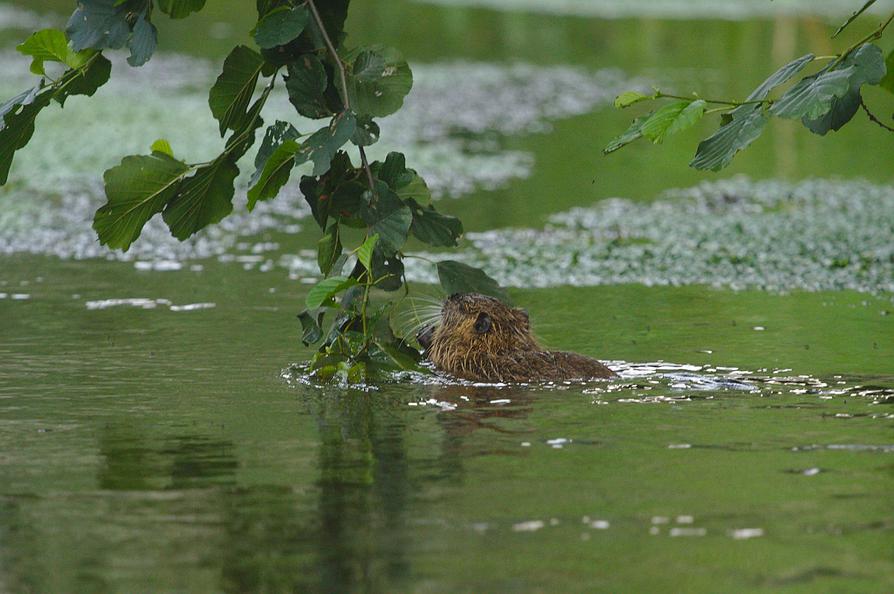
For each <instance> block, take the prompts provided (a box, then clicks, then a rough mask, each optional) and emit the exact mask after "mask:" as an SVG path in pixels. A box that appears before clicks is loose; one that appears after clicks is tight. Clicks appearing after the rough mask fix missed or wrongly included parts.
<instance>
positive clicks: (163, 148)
mask: <svg viewBox="0 0 894 594" xmlns="http://www.w3.org/2000/svg"><path fill="white" fill-rule="evenodd" d="M150 149H151V150H152V152H153V153H162V154H164V155H167V156H169V157H171V158H173V157H174V149H172V148H171V143H170V142H168V141H167V140H165V139H164V138H159V139H158V140H156V141H155V142H153V143H152V146H151V147H150Z"/></svg>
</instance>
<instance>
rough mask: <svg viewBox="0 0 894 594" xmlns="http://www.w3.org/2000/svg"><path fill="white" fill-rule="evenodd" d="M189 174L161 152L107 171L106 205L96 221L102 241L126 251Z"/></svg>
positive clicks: (132, 158) (186, 169)
mask: <svg viewBox="0 0 894 594" xmlns="http://www.w3.org/2000/svg"><path fill="white" fill-rule="evenodd" d="M188 171H189V167H188V166H187V165H186V164H185V163H183V162H181V161H178V160H176V159H173V158H171V157H169V156H168V155H166V154H164V153H161V152H155V153H153V154H152V155H149V156H143V155H139V156H130V157H124V159H123V160H122V161H121V164H120V165H118V166H116V167H113V168H111V169H109V170H108V171H106V172H105V175H104V176H103V178H104V180H105V188H106V199H107V202H106V204H105V205H103V206H102V207H100V208H99V210H97V211H96V215H95V216H94V218H93V228H94V229H95V230H96V232H97V234H98V235H99V242H100V243H101V244H104V245H108V246H109V247H111V248H120V249H122V250H124V251H127V250H128V249H129V248H130V245H131V244H132V243H133V242H134V241H136V239H137V238H138V237H139V236H140V233H141V232H142V230H143V226H144V225H145V224H146V222H147V221H148V220H149V219H151V218H152V217H153V216H155V214H157V213H159V212H161V210H162V209H163V208H164V207H165V205H166V204H167V203H168V201H169V200H170V199H171V198H173V197H174V196H175V195H176V193H177V190H178V188H179V187H180V183H181V181H182V179H183V177H184V175H185V174H186V173H187V172H188Z"/></svg>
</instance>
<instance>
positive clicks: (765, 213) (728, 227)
mask: <svg viewBox="0 0 894 594" xmlns="http://www.w3.org/2000/svg"><path fill="white" fill-rule="evenodd" d="M892 237H894V188H891V187H889V186H881V185H875V184H871V183H869V182H865V181H839V180H828V179H811V180H805V181H801V182H797V183H790V182H783V181H774V180H765V181H752V180H749V179H748V178H745V177H736V178H732V179H726V180H721V181H714V182H705V183H702V184H699V185H697V186H695V187H692V188H689V189H675V190H669V191H668V192H666V193H665V194H663V195H662V196H661V197H660V198H659V199H657V200H656V201H654V202H650V203H643V202H637V201H633V200H629V199H623V198H612V199H608V200H604V201H601V202H598V203H596V204H594V205H593V206H590V207H586V208H574V209H571V210H569V211H567V212H564V213H559V214H556V215H554V216H552V217H551V218H550V221H549V223H548V224H547V226H546V227H545V228H543V229H539V230H535V229H506V230H495V231H488V232H484V233H474V234H469V236H468V238H469V239H470V240H471V242H472V244H473V246H474V247H473V249H471V250H469V252H468V253H467V254H466V257H467V259H468V261H469V262H470V263H472V264H475V265H479V266H483V267H484V268H485V269H486V270H488V271H490V272H491V274H493V276H494V277H495V278H497V279H498V280H499V281H500V282H502V283H504V284H507V285H511V286H517V287H550V286H557V285H579V286H588V285H606V284H621V283H640V284H644V285H649V286H651V285H710V286H713V287H725V288H731V289H737V290H740V289H749V288H754V289H764V290H768V291H774V292H785V291H795V290H804V291H828V290H843V289H850V290H856V291H862V292H868V293H883V292H884V293H894V243H892V241H891V238H892ZM412 272H413V274H414V275H415V276H416V278H417V279H419V280H428V279H426V278H425V277H424V276H423V275H424V271H423V268H422V267H419V268H418V269H417V268H414V269H413V271H412Z"/></svg>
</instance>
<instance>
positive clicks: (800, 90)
mask: <svg viewBox="0 0 894 594" xmlns="http://www.w3.org/2000/svg"><path fill="white" fill-rule="evenodd" d="M853 74H854V67H853V66H851V67H848V68H842V69H837V68H836V69H833V70H827V71H824V72H820V73H818V74H814V75H813V76H808V77H806V78H803V79H801V80H800V81H799V82H798V83H797V84H796V85H795V86H793V87H792V88H791V89H789V90H788V91H787V92H786V93H785V94H784V95H783V96H782V97H780V98H779V100H778V101H776V103H774V104H773V106H772V107H771V108H770V113H772V114H773V115H775V116H777V117H780V118H807V119H816V118H819V117H822V116H823V115H825V114H826V113H828V112H829V110H830V109H831V108H832V101H833V100H834V99H835V98H837V97H841V96H843V95H844V94H845V93H847V92H848V89H850V78H851V76H852V75H853Z"/></svg>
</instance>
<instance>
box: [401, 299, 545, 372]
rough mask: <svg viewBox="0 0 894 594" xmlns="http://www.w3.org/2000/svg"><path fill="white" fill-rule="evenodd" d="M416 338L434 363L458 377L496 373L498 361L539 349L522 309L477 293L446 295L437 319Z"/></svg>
mask: <svg viewBox="0 0 894 594" xmlns="http://www.w3.org/2000/svg"><path fill="white" fill-rule="evenodd" d="M416 338H417V340H418V341H419V344H421V345H422V347H423V348H424V349H425V354H426V355H427V356H428V358H429V359H431V361H432V362H433V363H434V364H435V365H436V366H438V367H439V368H441V369H443V370H445V371H448V372H450V373H453V374H454V375H457V376H460V377H480V376H483V375H487V376H490V375H494V374H497V370H498V369H499V368H500V366H501V365H502V363H501V361H506V360H511V359H514V358H517V357H516V355H518V354H519V352H523V351H538V350H540V349H541V347H540V346H539V345H538V344H537V342H536V341H535V340H534V337H533V336H531V328H530V324H529V322H528V313H527V312H526V311H525V310H523V309H518V308H515V307H509V306H508V305H506V304H505V303H503V302H502V301H500V300H499V299H494V298H493V297H487V296H486V295H479V294H477V293H454V294H453V295H451V296H450V297H448V298H447V300H446V301H445V302H444V305H443V307H442V308H441V319H440V321H439V322H437V323H436V324H434V325H433V326H430V327H428V328H425V329H424V330H423V331H422V332H420V333H419V334H418V335H417V337H416ZM482 372H484V373H482Z"/></svg>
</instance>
